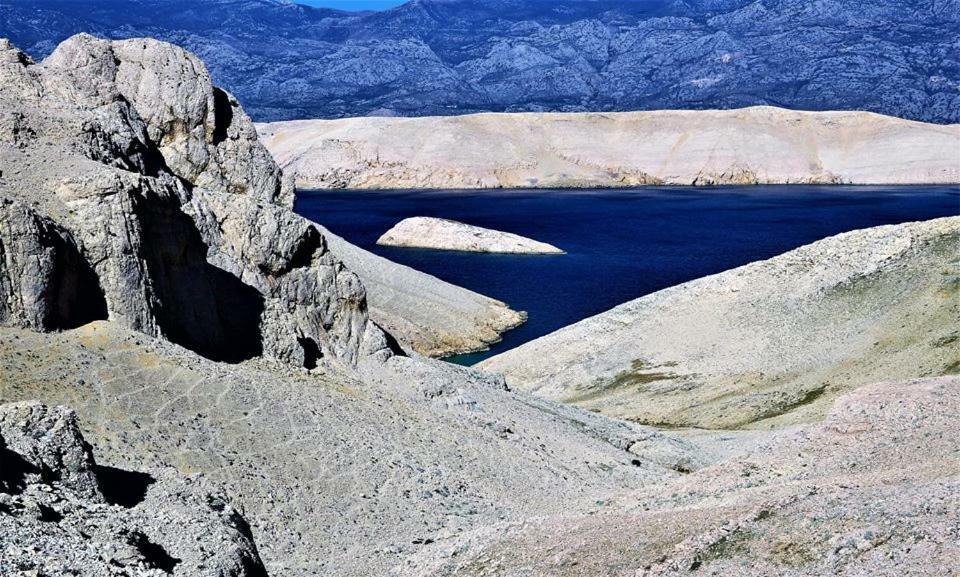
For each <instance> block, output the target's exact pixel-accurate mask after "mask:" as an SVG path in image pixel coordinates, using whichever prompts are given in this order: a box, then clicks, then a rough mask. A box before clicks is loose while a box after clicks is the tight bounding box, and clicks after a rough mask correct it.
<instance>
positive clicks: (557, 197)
mask: <svg viewBox="0 0 960 577" xmlns="http://www.w3.org/2000/svg"><path fill="white" fill-rule="evenodd" d="M296 210H297V212H299V213H300V214H301V215H303V216H305V217H307V218H310V219H311V220H314V221H316V222H319V223H321V224H323V225H324V226H327V227H328V228H330V229H331V230H332V231H334V232H336V233H337V234H340V235H342V236H343V237H344V238H346V239H347V240H349V241H350V242H353V243H355V244H357V245H359V246H361V247H363V248H365V249H367V250H370V251H373V252H375V253H377V254H380V255H382V256H384V257H386V258H389V259H391V260H394V261H396V262H400V263H402V264H406V265H408V266H411V267H414V268H416V269H419V270H422V271H424V272H427V273H430V274H432V275H435V276H437V277H440V278H442V279H444V280H446V281H449V282H452V283H454V284H458V285H461V286H464V287H467V288H469V289H472V290H475V291H477V292H480V293H483V294H486V295H489V296H491V297H494V298H497V299H500V300H502V301H504V302H507V303H509V304H510V305H511V306H512V307H513V308H515V309H517V310H524V311H527V313H528V314H529V320H528V321H527V323H526V324H524V325H523V326H521V327H520V328H517V329H515V330H513V331H510V332H508V333H507V334H506V335H504V340H503V342H502V343H499V344H497V345H495V346H494V347H493V348H492V349H491V350H490V351H487V352H483V353H476V354H470V355H459V356H457V357H453V358H451V359H450V360H451V361H453V362H458V363H463V364H472V363H475V362H478V361H480V360H481V359H483V358H486V357H488V356H490V355H492V354H496V353H497V352H501V351H504V350H507V349H508V348H512V347H515V346H517V345H519V344H522V343H524V342H527V341H529V340H531V339H534V338H537V337H540V336H543V335H545V334H547V333H550V332H552V331H554V330H557V329H559V328H561V327H564V326H566V325H569V324H571V323H574V322H576V321H579V320H581V319H584V318H587V317H589V316H592V315H595V314H597V313H600V312H603V311H605V310H607V309H610V308H611V307H614V306H616V305H618V304H620V303H623V302H626V301H628V300H631V299H635V298H637V297H640V296H643V295H645V294H649V293H651V292H654V291H657V290H660V289H663V288H666V287H669V286H672V285H675V284H679V283H682V282H685V281H688V280H692V279H695V278H698V277H701V276H705V275H708V274H713V273H717V272H721V271H724V270H727V269H730V268H733V267H736V266H740V265H743V264H746V263H748V262H751V261H755V260H760V259H766V258H770V257H772V256H775V255H777V254H780V253H783V252H786V251H788V250H790V249H793V248H796V247H798V246H801V245H804V244H808V243H810V242H813V241H815V240H818V239H821V238H824V237H827V236H831V235H833V234H837V233H840V232H844V231H848V230H854V229H858V228H866V227H870V226H877V225H882V224H894V223H900V222H908V221H912V220H925V219H930V218H935V217H940V216H951V215H960V187H956V186H930V187H863V186H857V187H854V186H849V187H848V186H840V187H816V186H789V187H788V186H757V187H732V188H731V187H725V188H716V187H697V188H644V189H627V190H588V191H583V190H485V191H309V190H305V191H299V192H298V197H297V206H296ZM410 216H436V217H443V218H450V219H453V220H458V221H462V222H466V223H469V224H474V225H478V226H484V227H488V228H493V229H497V230H503V231H508V232H515V233H517V234H521V235H524V236H529V237H530V238H533V239H536V240H540V241H544V242H548V243H550V244H553V245H555V246H558V247H560V248H562V249H564V250H565V251H567V254H566V255H560V256H507V255H488V254H472V253H456V252H445V251H433V250H421V249H402V248H390V247H379V246H377V245H376V240H377V238H379V236H380V235H381V234H383V232H385V231H386V230H387V229H389V228H390V227H391V226H393V225H394V224H396V223H397V222H398V221H400V220H402V219H404V218H406V217H410Z"/></svg>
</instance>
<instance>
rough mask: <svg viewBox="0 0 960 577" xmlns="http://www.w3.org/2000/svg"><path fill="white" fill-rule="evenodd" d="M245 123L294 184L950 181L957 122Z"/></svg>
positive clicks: (726, 115)
mask: <svg viewBox="0 0 960 577" xmlns="http://www.w3.org/2000/svg"><path fill="white" fill-rule="evenodd" d="M257 130H258V132H259V133H260V136H261V140H262V142H263V143H264V144H265V145H266V147H267V149H269V150H270V152H271V153H272V154H273V156H274V158H276V160H277V162H278V163H279V164H280V165H281V166H282V167H283V168H284V170H285V171H287V172H290V173H293V174H294V175H295V176H296V183H297V186H299V187H303V188H367V189H389V188H425V189H430V188H444V189H460V188H498V187H501V188H524V187H526V188H530V187H536V188H555V187H557V188H580V187H622V186H638V185H651V184H661V185H697V184H699V185H707V184H781V183H782V184H801V183H823V184H837V183H846V184H919V183H929V184H932V183H956V182H960V126H958V125H952V126H942V125H935V124H924V123H920V122H913V121H907V120H901V119H898V118H893V117H888V116H881V115H878V114H872V113H864V112H795V111H790V110H784V109H779V108H771V107H755V108H744V109H740V110H729V111H654V112H620V113H602V114H601V113H570V114H563V113H549V114H539V113H518V114H475V115H467V116H454V117H428V118H375V117H371V118H350V119H342V120H297V121H289V122H277V123H271V124H258V125H257Z"/></svg>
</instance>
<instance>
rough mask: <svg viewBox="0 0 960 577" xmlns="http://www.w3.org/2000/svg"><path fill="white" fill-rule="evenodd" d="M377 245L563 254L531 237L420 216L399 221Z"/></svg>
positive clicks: (467, 250)
mask: <svg viewBox="0 0 960 577" xmlns="http://www.w3.org/2000/svg"><path fill="white" fill-rule="evenodd" d="M377 244H379V245H382V246H401V247H411V248H432V249H436V250H456V251H465V252H490V253H503V254H563V251H562V250H560V249H559V248H557V247H555V246H553V245H550V244H547V243H545V242H539V241H536V240H533V239H530V238H526V237H523V236H520V235H518V234H513V233H510V232H501V231H499V230H491V229H489V228H482V227H479V226H473V225H469V224H464V223H462V222H457V221H454V220H447V219H445V218H430V217H423V216H416V217H413V218H406V219H404V220H402V221H400V222H399V223H397V224H396V225H395V226H394V227H393V228H391V229H390V230H388V231H387V232H385V233H384V234H383V236H381V237H380V239H379V240H378V241H377Z"/></svg>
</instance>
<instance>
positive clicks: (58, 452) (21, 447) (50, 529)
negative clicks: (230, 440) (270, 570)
mask: <svg viewBox="0 0 960 577" xmlns="http://www.w3.org/2000/svg"><path fill="white" fill-rule="evenodd" d="M0 465H2V466H0V573H2V574H3V575H10V576H15V575H49V576H51V577H60V576H63V577H66V576H68V575H130V576H134V575H136V576H151V577H153V576H157V577H159V576H160V575H183V576H190V577H265V576H266V571H265V569H264V567H263V563H262V562H261V560H260V556H259V554H258V552H257V548H256V545H254V543H253V538H252V536H251V535H250V529H249V526H248V525H247V522H246V521H245V520H244V519H243V517H242V516H241V515H240V514H239V513H238V512H237V511H236V510H235V509H233V508H232V507H231V506H230V505H229V504H228V502H227V500H226V497H225V496H224V495H223V494H222V492H220V491H219V490H217V489H216V488H215V487H213V486H212V485H211V484H210V483H209V482H208V481H207V480H206V479H204V478H203V477H202V476H198V475H194V476H192V477H187V478H184V477H183V476H181V475H180V474H179V473H177V472H176V471H174V470H172V469H163V470H159V471H154V472H151V473H144V472H134V471H124V470H122V469H116V468H112V467H103V466H98V465H97V463H96V461H95V460H94V458H93V454H92V452H91V447H90V446H89V445H88V444H87V443H86V442H85V441H84V439H83V436H82V435H81V434H80V430H79V427H78V424H77V417H76V413H74V412H73V411H71V410H69V409H66V408H64V407H48V406H46V405H43V404H41V403H38V402H35V401H34V402H29V401H28V402H21V403H13V404H8V405H0Z"/></svg>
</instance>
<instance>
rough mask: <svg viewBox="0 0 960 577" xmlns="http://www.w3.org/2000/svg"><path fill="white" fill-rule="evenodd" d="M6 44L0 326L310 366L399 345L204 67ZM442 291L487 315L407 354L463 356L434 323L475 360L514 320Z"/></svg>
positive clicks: (136, 47) (80, 47) (141, 47)
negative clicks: (100, 325)
mask: <svg viewBox="0 0 960 577" xmlns="http://www.w3.org/2000/svg"><path fill="white" fill-rule="evenodd" d="M0 50H2V52H0V77H2V80H3V82H2V86H0V198H2V204H0V247H2V251H3V253H4V255H5V258H4V261H3V263H2V265H0V289H2V290H3V292H4V294H5V298H3V299H2V301H0V320H2V321H3V322H5V323H8V324H13V325H16V326H22V327H31V328H35V329H47V330H50V329H60V328H70V327H73V326H78V325H80V324H83V323H84V322H88V321H90V320H93V319H105V318H109V319H110V320H112V321H114V322H117V323H120V324H123V325H125V326H128V327H130V328H132V329H134V330H138V331H141V332H144V333H147V334H150V335H154V336H163V337H165V338H168V339H170V340H172V341H174V342H177V343H180V344H182V345H184V346H186V347H188V348H191V349H194V350H197V351H198V352H201V353H202V354H204V355H206V356H209V357H211V358H219V359H224V360H243V359H246V358H251V357H255V356H259V355H266V356H268V357H272V358H276V359H279V360H282V361H285V362H290V363H293V364H296V365H300V366H309V365H314V364H316V362H317V359H318V358H320V357H329V358H330V359H336V360H338V361H342V362H346V363H347V364H354V363H356V362H357V360H358V359H359V358H360V357H362V356H364V355H368V354H373V353H375V352H377V351H384V350H386V340H385V338H384V336H383V335H382V334H381V332H380V331H379V329H377V328H376V327H375V326H374V325H373V324H372V323H371V322H369V313H368V310H367V304H366V293H365V291H364V288H363V285H362V283H361V281H360V279H359V278H358V277H357V275H356V274H354V273H353V272H350V271H349V270H346V268H345V267H344V266H343V264H342V262H341V261H340V259H338V258H337V256H336V255H335V254H333V253H332V252H331V250H330V249H329V247H328V245H327V242H326V239H325V237H324V234H323V233H322V232H321V229H320V228H318V227H317V226H316V225H315V224H313V223H310V222H308V221H306V220H304V219H302V218H300V217H298V216H297V215H295V214H294V213H293V212H292V211H291V210H290V207H291V206H292V202H293V190H292V187H291V183H290V182H289V181H284V179H283V178H281V173H280V169H279V168H278V167H277V165H276V163H275V162H274V161H273V160H272V158H271V157H270V154H269V153H268V152H267V151H266V149H264V148H263V147H262V146H261V145H260V144H259V143H258V142H257V135H256V131H255V129H254V126H253V124H252V123H251V122H250V119H249V118H248V117H247V116H246V114H244V112H243V110H242V109H241V108H240V106H239V105H238V104H237V102H236V100H234V99H233V97H232V96H230V95H229V94H228V93H226V92H224V91H222V90H220V89H219V88H216V87H214V86H213V84H212V82H211V80H210V76H209V74H208V73H207V71H206V68H205V67H204V65H203V63H202V62H200V61H199V60H198V59H197V58H196V57H195V56H193V55H191V54H189V53H187V52H185V51H183V50H181V49H179V48H176V47H174V46H172V45H169V44H164V43H161V42H157V41H153V40H127V41H119V42H108V41H105V40H99V39H96V38H93V37H91V36H84V35H80V36H76V37H73V38H71V39H70V40H68V41H66V42H65V43H64V44H62V45H61V46H60V47H58V48H57V49H56V50H55V51H54V52H53V53H52V54H51V55H50V56H49V57H48V58H47V59H46V60H45V61H44V62H43V63H42V64H34V63H33V62H32V61H31V60H30V59H29V57H27V56H26V55H25V54H23V53H22V52H20V51H19V50H17V49H16V48H14V47H13V46H11V45H10V44H9V43H8V42H6V41H2V44H0ZM376 268H378V270H379V269H384V270H385V271H386V272H385V274H386V273H388V272H389V271H392V270H394V269H396V268H398V267H396V265H392V263H388V262H386V261H377V267H376ZM421 276H422V277H423V278H422V279H421V283H423V284H428V285H429V284H438V285H443V284H444V283H441V282H440V281H439V280H437V279H434V278H432V277H428V276H426V275H421ZM444 290H446V291H447V292H449V293H451V295H452V296H451V298H450V299H449V300H450V302H451V303H453V304H454V305H456V304H460V303H461V302H463V301H467V302H470V303H471V304H473V306H474V308H475V309H476V310H475V311H474V315H473V316H472V317H467V318H465V319H464V320H463V321H461V322H460V323H459V324H454V323H447V324H445V325H433V324H431V323H430V321H429V320H425V321H424V322H425V323H426V324H425V326H424V325H417V326H415V327H413V328H414V329H415V330H412V331H409V332H410V334H413V333H414V332H416V331H419V332H418V333H417V334H418V336H417V338H411V339H410V340H411V341H412V342H415V343H418V344H419V343H420V341H427V345H429V346H433V347H435V348H440V349H442V352H450V350H449V349H443V346H442V345H441V343H440V341H434V342H430V341H429V338H427V337H424V336H423V334H424V333H429V332H430V330H431V329H434V330H433V332H435V333H441V334H443V336H445V337H447V340H454V339H453V338H452V337H450V335H448V334H447V333H453V337H458V338H459V339H460V340H461V341H463V342H464V343H465V344H467V345H471V346H465V347H463V348H466V349H469V348H471V347H477V346H481V345H482V343H483V342H484V341H483V340H482V339H487V340H493V339H495V338H496V335H497V331H502V330H505V328H507V327H509V326H511V325H510V323H509V322H503V321H501V320H500V319H501V318H503V317H510V316H511V315H515V313H512V311H509V309H507V308H506V307H505V306H504V305H503V304H502V303H497V302H496V301H492V300H489V299H487V300H486V301H482V300H481V299H480V298H479V297H478V295H474V294H473V293H469V292H468V291H462V290H458V289H456V288H455V287H449V285H445V289H444ZM417 304H418V305H428V304H431V303H429V301H428V300H427V299H426V298H423V299H421V300H420V301H418V302H417ZM432 304H434V305H435V306H436V307H438V308H440V309H441V310H446V309H447V308H448V307H450V305H449V304H446V303H432ZM385 308H386V309H387V310H390V306H389V305H388V306H386V307H385ZM455 310H459V309H455ZM491 331H492V332H493V335H492V336H491V335H490V334H489V333H490V332H491ZM405 334H406V333H403V332H401V333H398V335H397V336H398V338H401V339H403V338H404V335H405ZM429 346H427V347H425V348H429ZM455 350H458V349H455Z"/></svg>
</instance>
